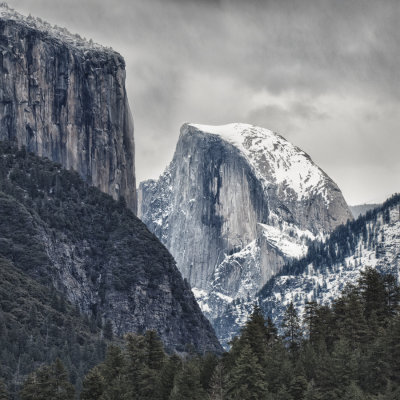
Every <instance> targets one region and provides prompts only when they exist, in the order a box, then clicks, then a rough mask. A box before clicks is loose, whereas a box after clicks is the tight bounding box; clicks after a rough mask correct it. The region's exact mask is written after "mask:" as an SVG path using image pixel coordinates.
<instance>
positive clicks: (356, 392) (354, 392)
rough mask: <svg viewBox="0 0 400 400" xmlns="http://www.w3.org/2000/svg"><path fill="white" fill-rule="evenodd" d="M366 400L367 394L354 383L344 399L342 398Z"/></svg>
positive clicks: (347, 390)
mask: <svg viewBox="0 0 400 400" xmlns="http://www.w3.org/2000/svg"><path fill="white" fill-rule="evenodd" d="M366 398H367V397H366V395H365V393H364V392H363V391H362V390H361V389H360V387H359V386H358V385H357V384H356V382H354V381H351V382H350V384H349V385H348V386H347V387H346V389H345V391H344V394H343V397H341V399H343V400H365V399H366Z"/></svg>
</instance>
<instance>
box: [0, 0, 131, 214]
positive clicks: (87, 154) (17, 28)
mask: <svg viewBox="0 0 400 400" xmlns="http://www.w3.org/2000/svg"><path fill="white" fill-rule="evenodd" d="M0 69H1V74H0V139H1V140H12V141H15V142H16V143H18V145H20V146H21V145H24V146H26V148H27V149H28V150H29V151H32V152H34V153H36V154H38V155H40V156H43V157H48V158H49V159H51V160H53V161H57V162H60V163H61V164H62V165H63V166H64V167H66V168H68V169H74V170H76V171H78V172H79V174H80V175H81V176H82V177H83V178H84V179H85V180H86V181H87V182H88V183H89V184H91V185H94V186H97V187H98V188H100V189H101V190H102V191H103V192H105V193H108V194H110V195H112V196H113V197H114V198H115V199H117V198H119V196H124V197H125V199H126V202H127V204H128V206H129V207H130V208H131V209H132V210H133V211H134V212H136V208H137V200H136V185H135V170H134V141H133V123H132V117H131V113H130V109H129V105H128V98H127V94H126V90H125V63H124V60H123V58H122V57H121V56H120V55H119V54H118V53H115V52H114V51H112V50H111V49H105V48H103V47H101V46H98V45H94V44H93V43H91V42H85V41H84V40H82V39H81V38H80V37H79V36H78V35H72V34H70V33H69V32H67V31H66V30H65V29H60V28H53V27H51V26H50V25H49V24H47V23H44V22H42V21H41V20H39V19H34V18H32V17H29V18H24V17H22V16H21V15H20V14H18V13H16V12H14V11H13V10H11V9H9V8H8V7H7V6H5V5H4V4H3V5H1V6H0Z"/></svg>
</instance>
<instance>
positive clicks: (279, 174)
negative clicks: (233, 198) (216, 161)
mask: <svg viewBox="0 0 400 400" xmlns="http://www.w3.org/2000/svg"><path fill="white" fill-rule="evenodd" d="M189 125H190V126H192V127H194V128H196V129H198V130H199V131H201V132H206V133H209V134H213V135H217V136H219V137H220V138H222V139H223V140H225V141H226V142H228V143H230V144H231V145H233V146H235V147H236V148H238V149H240V151H241V152H242V154H243V155H244V156H245V157H246V158H247V160H248V162H249V163H250V164H251V165H252V167H253V168H254V171H255V174H256V176H257V177H258V178H259V179H260V180H261V181H262V182H263V183H264V185H265V187H266V188H267V187H268V185H269V184H276V185H282V187H283V190H285V192H286V194H287V195H290V194H291V193H290V192H291V191H293V192H294V194H295V195H296V196H297V198H299V199H305V198H307V197H310V196H311V195H312V194H313V193H316V192H320V193H321V194H322V195H323V196H324V198H325V199H326V201H327V202H329V201H330V199H329V198H328V192H329V191H328V190H327V187H326V180H327V179H329V178H328V176H327V175H326V174H325V173H324V172H323V171H322V170H321V169H320V168H319V167H317V166H316V165H315V164H314V163H313V161H312V160H311V158H310V156H309V155H308V154H306V153H305V152H304V151H302V150H301V149H299V148H298V147H296V146H294V145H293V144H292V143H290V142H288V141H287V140H286V139H285V138H283V137H282V136H281V135H278V134H277V133H275V132H273V131H271V130H269V129H265V128H260V127H257V126H253V125H249V124H241V123H233V124H227V125H220V126H213V125H199V124H189Z"/></svg>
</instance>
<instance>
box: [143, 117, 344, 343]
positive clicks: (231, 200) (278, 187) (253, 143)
mask: <svg viewBox="0 0 400 400" xmlns="http://www.w3.org/2000/svg"><path fill="white" fill-rule="evenodd" d="M139 216H140V218H142V220H143V221H144V222H145V223H146V224H147V226H148V227H149V228H150V230H151V231H152V232H154V233H155V234H156V235H157V236H158V237H159V238H160V240H161V241H162V242H163V243H164V244H165V245H166V247H167V248H168V249H169V250H170V251H171V253H172V255H173V256H174V257H175V259H176V260H177V264H178V267H179V268H180V270H181V272H182V274H183V276H184V277H185V278H187V279H188V280H189V282H190V283H191V285H192V287H193V291H194V293H195V294H196V296H197V299H198V301H199V303H200V305H201V306H202V308H203V311H204V312H205V313H206V315H208V317H209V318H210V319H211V320H212V321H214V322H215V321H216V319H218V318H219V316H220V315H222V314H224V313H225V312H224V310H225V308H226V307H227V306H230V305H232V304H233V303H235V302H237V301H238V299H239V300H240V301H242V300H243V301H247V300H248V301H250V302H251V301H252V299H253V298H254V297H253V296H254V295H255V294H256V292H257V291H258V290H259V289H260V288H261V287H262V285H263V284H264V283H265V282H267V281H268V279H270V278H271V277H272V276H273V275H275V274H276V273H277V272H279V270H280V269H281V267H282V266H283V265H284V264H285V263H286V262H287V261H288V260H291V259H295V258H298V257H301V256H302V255H304V254H305V252H306V251H307V244H308V242H309V241H310V240H312V239H314V238H315V237H320V236H322V235H325V234H327V233H329V232H330V231H331V230H332V229H334V228H335V227H336V226H338V225H340V224H341V223H344V222H346V221H347V219H351V218H352V216H351V213H350V211H349V209H348V206H347V204H346V202H345V200H344V198H343V196H342V194H341V192H340V190H339V188H338V187H337V185H336V184H335V183H334V182H333V181H332V180H331V179H330V178H329V177H328V176H327V175H326V174H325V173H324V172H323V171H322V170H321V169H320V168H318V166H316V165H315V164H314V163H313V162H312V160H311V159H310V157H309V156H308V155H307V154H306V153H304V152H303V151H302V150H300V149H299V148H297V147H296V146H293V145H292V144H291V143H289V142H288V141H286V140H285V139H284V138H283V137H282V136H280V135H277V134H275V133H274V132H271V131H269V130H267V129H263V128H258V127H254V126H251V125H246V124H229V125H224V126H204V125H194V124H185V125H184V126H183V127H182V129H181V135H180V138H179V141H178V144H177V147H176V151H175V154H174V158H173V160H172V162H171V163H170V165H169V166H168V168H167V169H166V170H165V172H164V174H163V175H162V176H161V177H160V178H159V180H158V181H146V182H142V183H141V184H140V186H139ZM224 329H225V328H224ZM217 333H218V332H217ZM219 333H220V338H222V337H223V336H224V335H225V334H226V332H225V333H224V332H222V333H221V332H219Z"/></svg>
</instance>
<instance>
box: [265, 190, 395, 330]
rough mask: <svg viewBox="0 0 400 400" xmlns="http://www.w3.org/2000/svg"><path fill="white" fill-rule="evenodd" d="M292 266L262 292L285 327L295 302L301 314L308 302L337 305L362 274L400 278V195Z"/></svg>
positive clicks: (267, 309) (269, 310) (267, 307)
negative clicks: (371, 272) (285, 315)
mask: <svg viewBox="0 0 400 400" xmlns="http://www.w3.org/2000/svg"><path fill="white" fill-rule="evenodd" d="M313 247H314V249H315V250H314V251H312V252H309V253H308V255H307V257H305V258H303V259H300V260H299V261H297V262H296V263H294V264H293V265H287V266H285V267H284V268H283V270H282V271H281V272H280V273H278V274H277V275H276V276H275V277H273V278H272V279H271V280H270V281H269V282H268V283H267V284H266V285H265V287H264V288H262V290H261V291H260V294H259V297H258V301H259V303H260V305H261V306H262V308H263V309H264V311H265V312H266V313H267V314H269V315H270V316H271V317H272V318H273V319H274V320H275V322H277V323H278V324H279V322H280V320H281V318H282V315H283V313H284V309H285V307H287V306H288V304H289V303H290V302H291V301H292V302H293V304H294V306H295V307H296V309H297V311H298V313H299V315H300V316H302V315H303V312H304V307H305V303H306V302H307V301H312V300H314V301H316V302H317V303H319V304H331V303H332V301H333V300H335V299H337V298H338V297H339V296H340V295H341V292H342V291H343V290H344V289H345V287H346V286H347V285H349V284H356V283H357V280H358V278H359V277H360V272H361V271H362V270H364V269H365V268H375V269H377V270H378V271H379V272H380V273H383V274H392V275H394V276H395V277H396V278H397V280H399V279H400V195H395V196H393V197H392V198H390V199H389V200H387V201H386V202H385V203H384V204H383V205H382V206H379V207H377V208H375V209H374V210H369V211H368V212H367V214H366V215H361V216H360V217H359V218H358V219H357V220H356V221H353V222H351V223H350V224H349V225H346V226H344V227H340V228H338V230H336V231H334V232H333V233H332V234H331V235H330V237H328V238H327V240H326V241H325V243H323V244H321V243H320V244H316V245H315V246H313Z"/></svg>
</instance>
